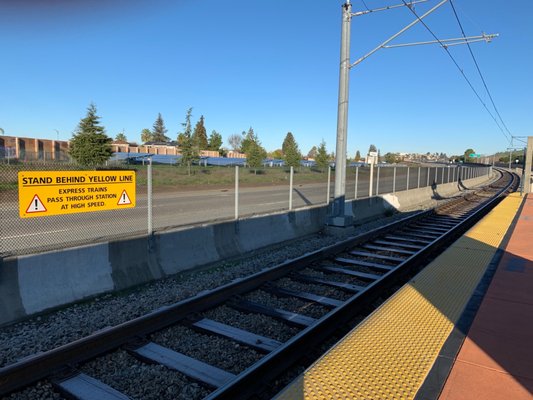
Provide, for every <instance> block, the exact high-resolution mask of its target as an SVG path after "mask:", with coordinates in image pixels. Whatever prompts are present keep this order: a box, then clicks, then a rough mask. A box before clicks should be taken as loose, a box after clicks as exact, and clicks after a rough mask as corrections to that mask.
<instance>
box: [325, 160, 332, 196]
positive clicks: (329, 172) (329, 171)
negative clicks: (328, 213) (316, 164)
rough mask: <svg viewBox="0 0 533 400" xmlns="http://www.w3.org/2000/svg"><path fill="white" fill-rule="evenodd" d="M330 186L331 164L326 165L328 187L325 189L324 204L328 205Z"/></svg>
mask: <svg viewBox="0 0 533 400" xmlns="http://www.w3.org/2000/svg"><path fill="white" fill-rule="evenodd" d="M330 186H331V166H329V167H328V188H327V191H326V205H329V195H330V193H329V192H330V190H331V188H330Z"/></svg>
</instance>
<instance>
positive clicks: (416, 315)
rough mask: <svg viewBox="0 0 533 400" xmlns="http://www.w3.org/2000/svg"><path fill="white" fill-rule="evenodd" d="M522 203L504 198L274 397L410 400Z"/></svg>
mask: <svg viewBox="0 0 533 400" xmlns="http://www.w3.org/2000/svg"><path fill="white" fill-rule="evenodd" d="M521 202H522V198H521V197H520V196H519V195H517V194H512V195H511V196H509V197H507V198H506V199H505V200H503V201H502V202H501V203H500V204H499V205H498V206H497V207H496V208H495V209H494V210H492V212H491V213H489V215H487V216H486V217H485V218H484V219H483V220H482V221H480V222H479V223H478V224H476V225H475V226H474V227H473V228H472V229H470V230H469V231H468V232H467V233H466V234H465V235H464V236H463V237H461V238H460V239H459V240H457V241H456V242H455V243H454V244H453V245H452V246H451V247H450V248H449V249H448V250H446V251H445V252H444V253H443V254H442V255H441V256H439V257H438V258H437V259H435V260H434V261H433V262H432V263H431V264H430V265H429V266H428V267H426V268H425V269H424V270H423V271H422V272H420V273H419V274H418V275H417V276H416V277H415V278H413V279H412V280H411V281H410V282H408V283H407V284H406V285H405V286H404V287H402V288H401V289H400V290H399V291H398V292H397V293H396V294H395V295H394V296H393V297H391V299H390V300H388V301H387V302H386V303H384V304H383V305H382V306H381V307H380V308H378V309H377V310H376V311H374V313H372V314H371V315H370V316H369V317H368V318H366V319H365V320H364V321H363V322H362V323H361V324H360V325H359V326H358V327H357V328H355V329H354V330H353V331H352V332H350V333H349V334H348V335H347V336H346V337H345V338H344V339H343V340H342V341H341V342H339V343H338V344H337V345H336V346H335V347H334V348H333V349H331V350H330V351H329V352H328V353H327V354H326V355H324V356H323V357H322V358H320V359H319V360H318V361H317V362H316V363H315V364H314V365H312V366H311V367H310V368H309V369H308V370H307V371H306V372H305V373H304V374H302V375H301V376H300V377H299V378H297V379H296V380H295V381H294V382H293V383H292V384H291V385H289V386H288V387H287V388H286V389H285V390H284V391H283V392H282V393H280V394H279V395H278V396H277V397H276V399H277V400H296V399H305V400H311V399H313V400H315V399H328V400H330V399H332V400H333V399H350V400H355V399H365V400H370V399H373V400H388V399H391V400H399V399H413V398H414V396H415V395H416V393H417V391H418V389H419V388H420V386H421V385H422V383H423V381H424V379H425V377H426V375H427V374H428V372H429V370H430V369H431V366H432V365H433V363H434V361H435V359H436V358H437V355H438V353H439V351H440V349H441V347H442V346H443V344H444V342H445V341H446V339H447V338H448V336H449V334H450V333H451V331H452V329H453V327H454V325H455V323H456V322H457V320H458V318H459V317H460V315H461V312H462V310H463V309H464V307H465V305H466V303H467V302H468V300H469V299H470V297H471V295H472V293H473V291H474V289H475V288H476V286H477V284H478V282H479V280H480V279H481V277H482V276H483V273H484V272H485V270H486V268H487V266H488V264H489V263H490V261H491V259H492V257H493V256H494V253H495V252H496V249H497V247H498V246H499V245H500V243H501V241H502V239H503V237H504V236H505V233H506V232H507V230H508V229H509V226H510V224H511V222H512V220H513V218H514V216H515V214H516V213H517V211H518V209H519V207H520V204H521Z"/></svg>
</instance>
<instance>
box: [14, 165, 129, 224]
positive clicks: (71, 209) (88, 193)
mask: <svg viewBox="0 0 533 400" xmlns="http://www.w3.org/2000/svg"><path fill="white" fill-rule="evenodd" d="M18 188H19V215H20V217H21V218H37V217H46V216H50V215H63V214H73V213H80V212H90V211H107V210H118V209H120V210H125V209H126V208H133V207H135V200H136V196H135V195H136V193H135V171H130V170H110V171H19V173H18Z"/></svg>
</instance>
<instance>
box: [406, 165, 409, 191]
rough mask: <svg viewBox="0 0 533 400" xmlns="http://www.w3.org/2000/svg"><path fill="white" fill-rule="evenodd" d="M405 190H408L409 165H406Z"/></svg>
mask: <svg viewBox="0 0 533 400" xmlns="http://www.w3.org/2000/svg"><path fill="white" fill-rule="evenodd" d="M405 190H409V167H407V184H406V185H405Z"/></svg>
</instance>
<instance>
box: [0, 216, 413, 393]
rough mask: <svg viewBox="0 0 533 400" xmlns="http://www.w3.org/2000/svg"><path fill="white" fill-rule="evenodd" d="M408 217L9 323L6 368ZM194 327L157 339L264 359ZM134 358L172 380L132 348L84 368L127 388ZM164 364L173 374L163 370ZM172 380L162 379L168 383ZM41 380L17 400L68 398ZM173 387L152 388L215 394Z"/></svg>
mask: <svg viewBox="0 0 533 400" xmlns="http://www.w3.org/2000/svg"><path fill="white" fill-rule="evenodd" d="M407 215H408V214H407V213H403V214H395V215H393V216H391V217H388V218H383V219H380V220H376V221H373V222H372V223H369V224H365V225H362V226H359V227H357V228H355V230H351V231H350V232H349V233H348V234H345V235H339V234H335V235H327V234H324V233H317V234H315V235H311V236H307V237H304V238H301V239H298V240H294V241H291V242H289V243H283V244H279V245H275V246H270V247H268V248H266V249H262V250H258V251H255V252H252V253H250V254H247V255H245V256H243V257H241V258H240V259H237V260H230V261H222V262H219V263H217V264H215V265H213V266H211V267H210V268H209V269H202V270H196V271H188V272H185V273H181V274H178V275H176V276H173V277H169V278H166V279H163V280H160V281H156V282H153V283H150V284H146V285H143V286H140V287H137V288H135V290H133V291H129V292H122V293H113V294H106V295H103V296H99V297H98V298H95V299H93V300H91V301H87V302H83V303H79V304H74V305H72V306H69V307H65V308H64V309H61V310H58V311H55V312H51V313H49V314H44V315H41V316H38V317H35V318H31V319H29V320H27V321H24V322H20V323H17V324H14V325H11V326H7V327H3V328H1V329H0V367H2V366H6V365H9V364H11V363H13V362H16V361H17V360H20V359H22V358H24V357H27V356H30V355H32V354H35V353H38V352H44V351H47V350H51V349H53V348H55V347H58V346H60V345H64V344H67V343H69V342H71V341H74V340H76V339H80V338H82V337H84V336H87V335H89V334H91V333H94V332H96V331H98V330H101V329H103V328H106V327H109V326H114V325H117V324H120V323H123V322H125V321H128V320H130V319H132V318H135V317H138V316H141V315H143V314H145V313H148V312H150V311H152V310H154V309H157V308H160V307H162V306H165V305H170V304H173V303H176V302H177V301H180V300H183V299H186V298H188V297H191V296H193V295H195V294H197V293H198V292H201V291H204V290H210V289H214V288H216V287H218V286H220V285H222V284H225V283H229V282H231V281H232V280H234V279H237V278H241V277H244V276H248V275H250V274H253V273H256V272H259V271H261V270H262V269H264V268H268V267H273V266H275V265H277V264H279V263H282V262H285V261H287V260H289V259H293V258H297V257H300V256H302V255H303V254H305V253H308V252H312V251H315V250H317V249H320V248H322V247H324V246H327V245H331V244H334V243H336V242H338V241H339V239H340V238H342V237H343V236H344V237H350V236H355V235H357V234H359V233H363V232H366V231H368V230H370V229H374V228H377V227H381V226H383V225H384V224H386V223H390V222H393V221H396V220H398V219H401V218H404V217H405V216H407ZM284 280H285V281H287V278H284ZM278 284H279V285H280V286H283V280H280V281H279V282H278ZM313 286H314V285H309V284H305V283H302V284H301V287H302V290H306V288H307V291H311V288H312V287H313ZM322 290H324V291H325V292H324V293H319V294H323V295H329V296H330V297H332V298H347V297H349V295H346V294H339V292H338V291H337V290H334V289H332V290H331V291H330V290H329V289H324V288H322ZM262 297H264V299H265V301H264V302H265V303H266V304H269V305H271V306H279V307H282V306H283V304H286V303H284V300H283V299H282V298H277V299H273V297H272V295H269V294H267V293H264V292H262V293H261V292H260V293H259V294H257V293H256V294H254V295H252V297H250V300H254V301H259V300H260V299H261V298H262ZM299 306H301V307H300V308H301V309H302V310H306V309H307V310H308V311H307V312H303V311H302V313H303V314H308V315H310V316H313V317H316V318H319V317H320V316H321V315H322V313H324V312H327V311H328V310H327V309H325V308H322V307H320V306H316V305H313V306H309V308H308V305H306V304H305V302H304V301H302V302H301V303H295V304H294V306H293V308H292V309H291V310H292V311H295V312H296V311H297V310H298V307H299ZM313 307H314V308H313ZM204 314H205V316H206V317H209V318H213V319H217V320H220V321H221V322H224V323H228V324H231V322H230V320H228V317H227V316H228V315H234V316H236V318H235V325H234V326H236V327H241V328H243V329H248V330H250V331H252V332H254V331H255V332H256V333H260V334H263V335H266V336H269V337H271V338H273V339H276V340H281V341H284V340H287V339H288V338H290V337H291V336H292V335H294V334H296V333H297V332H298V331H299V329H297V328H294V327H290V326H287V325H285V324H283V323H281V322H278V321H276V320H273V319H271V318H269V317H263V316H257V315H255V314H246V313H240V312H237V311H235V310H233V309H230V308H228V307H225V306H223V307H219V308H217V309H214V310H210V311H207V312H206V313H204ZM172 330H175V332H174V333H172ZM188 331H189V328H184V327H175V328H171V329H169V330H167V331H165V332H161V333H156V334H154V335H152V340H154V341H155V342H157V343H159V344H161V345H163V346H168V347H171V348H174V349H175V350H176V351H181V352H183V353H184V354H188V355H190V356H192V357H198V359H201V360H204V361H205V362H209V363H212V365H215V366H218V367H219V368H222V369H225V370H227V371H229V372H232V373H239V372H241V371H242V370H243V369H245V368H247V367H248V366H250V365H251V364H253V363H254V362H255V361H256V360H257V359H259V357H260V355H259V354H258V353H255V352H254V351H253V350H251V349H247V352H248V353H247V355H246V356H244V357H243V356H242V354H243V353H242V349H240V348H239V347H242V346H241V345H237V347H234V346H235V343H233V342H231V341H228V340H226V339H221V338H207V339H205V338H204V339H203V340H204V342H203V344H202V345H200V346H199V345H198V344H196V342H195V341H192V340H191V341H188V340H187V339H186V338H187V336H188V335H187V332H188ZM193 334H195V335H199V333H197V332H193ZM212 346H213V347H215V348H218V349H224V352H225V353H224V354H223V356H222V357H219V358H218V359H217V360H211V359H210V358H209V357H210V356H209V355H208V350H209V347H212ZM232 346H233V347H232ZM206 349H207V350H206ZM237 354H238V355H237ZM239 357H242V359H241V360H237V358H239ZM132 360H133V364H131V365H137V367H133V371H134V373H138V372H140V376H145V377H146V379H144V378H143V379H142V382H144V381H149V380H152V381H154V380H155V381H157V379H163V380H164V379H166V374H167V372H169V370H167V369H165V368H164V367H160V366H154V365H145V364H144V363H141V362H139V361H137V360H135V359H134V358H133V357H132V356H130V355H128V354H127V353H126V352H124V351H118V352H114V353H112V354H109V355H107V356H106V357H102V358H99V359H98V360H94V361H92V362H90V363H88V364H86V365H84V366H83V367H82V369H83V370H84V371H85V372H87V373H89V372H90V373H91V374H93V373H94V374H96V375H92V376H94V377H95V378H102V380H103V381H107V382H109V383H110V385H111V386H113V387H115V388H117V389H118V390H120V388H119V387H117V386H116V385H115V384H114V383H116V382H118V381H120V380H121V378H120V377H119V376H121V375H120V374H121V373H122V372H120V371H122V370H121V369H120V368H118V367H116V366H117V365H119V366H121V365H123V364H121V363H126V362H127V363H129V362H130V361H132ZM220 360H226V361H220ZM124 365H126V364H124ZM161 368H163V369H164V370H165V371H163V370H161ZM170 373H171V374H172V375H173V376H174V375H176V373H175V372H170ZM115 374H118V375H117V377H113V376H114V375H115ZM156 375H157V376H161V378H157V379H156V378H155V376H156ZM123 378H124V377H123ZM138 382H139V385H141V381H140V380H138ZM165 382H166V381H165ZM165 382H163V381H162V382H160V384H165ZM111 383H113V384H111ZM143 384H144V383H143ZM147 384H148V383H147ZM40 385H41V386H40V387H42V389H40V390H41V391H42V392H43V393H42V395H39V396H34V397H31V396H30V397H27V396H26V397H24V395H21V394H22V393H23V392H21V393H17V395H21V397H9V398H13V399H14V398H21V399H24V398H32V399H33V398H35V399H41V398H42V399H48V398H50V399H61V397H60V396H59V395H57V394H55V393H53V392H52V390H51V388H50V387H49V384H47V383H44V384H40ZM28 390H31V389H28ZM126 390H127V391H131V393H130V394H131V395H132V397H134V398H148V397H143V396H145V395H148V394H147V393H144V394H143V392H142V390H144V389H139V390H140V391H136V389H135V388H130V387H127V388H126ZM169 390H171V391H172V393H168V394H167V395H165V394H164V393H161V392H158V391H155V392H152V393H158V395H155V396H154V397H153V398H165V396H167V397H168V398H201V397H202V396H204V395H206V394H207V393H208V392H209V391H207V392H206V389H205V388H203V387H202V386H199V385H198V384H196V383H194V382H190V381H188V380H187V379H186V378H185V377H184V380H183V382H181V383H180V384H179V385H177V386H172V389H169ZM45 392H46V393H45ZM47 396H48V397H47ZM138 396H141V397H138ZM169 396H170V397H169ZM187 396H190V397H187ZM198 396H200V397H198ZM150 398H152V397H150Z"/></svg>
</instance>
